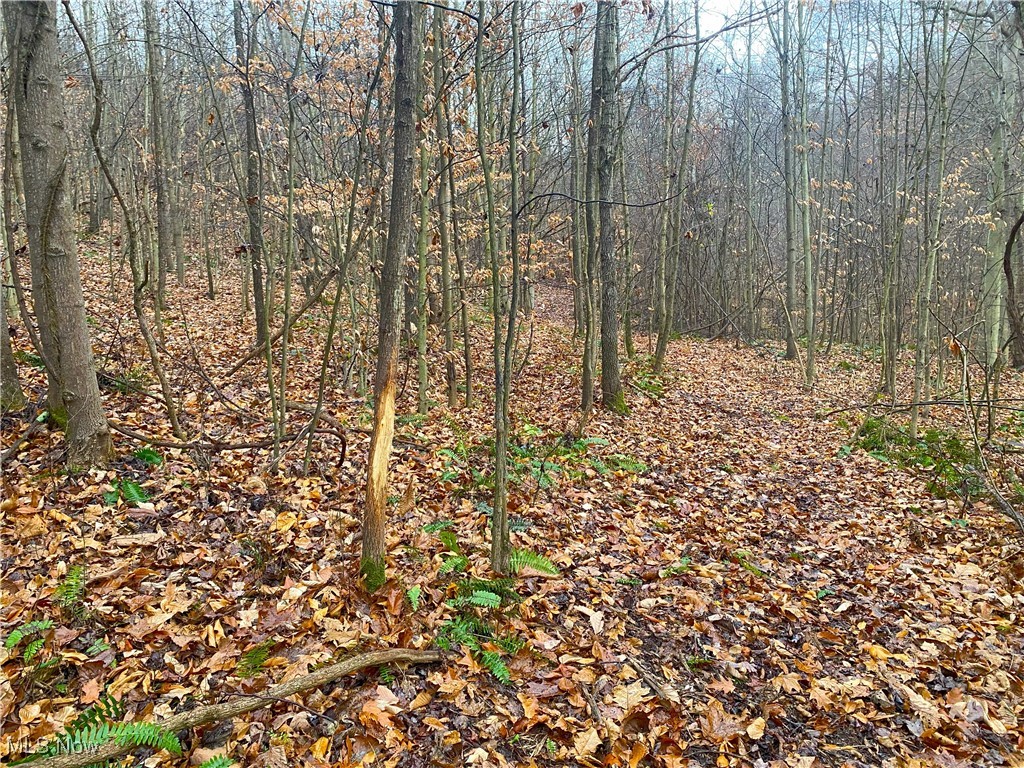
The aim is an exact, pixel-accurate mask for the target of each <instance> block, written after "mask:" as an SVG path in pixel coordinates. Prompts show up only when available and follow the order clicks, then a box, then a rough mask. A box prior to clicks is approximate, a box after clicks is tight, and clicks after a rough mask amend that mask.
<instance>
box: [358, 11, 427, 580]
mask: <svg viewBox="0 0 1024 768" xmlns="http://www.w3.org/2000/svg"><path fill="white" fill-rule="evenodd" d="M420 13H421V11H420V8H419V4H418V3H398V4H397V5H396V6H395V14H394V20H393V21H392V24H393V25H394V29H395V32H394V38H395V87H394V110H395V114H394V123H395V138H394V142H395V148H394V161H393V165H392V168H391V210H390V212H389V213H388V239H387V244H386V246H385V249H384V264H383V266H382V268H381V274H380V311H379V314H378V324H377V373H376V376H375V378H374V385H373V396H374V400H373V437H372V438H371V440H370V457H369V466H368V470H367V476H366V505H365V507H364V510H363V526H362V529H363V553H362V560H361V562H360V567H359V568H360V572H361V573H362V574H363V576H364V578H365V579H366V586H367V588H368V589H369V590H371V591H375V590H377V589H379V588H380V587H381V586H383V584H384V579H385V565H384V553H385V537H386V531H385V522H386V520H387V504H388V460H389V458H390V456H391V444H392V441H393V440H394V436H395V395H396V389H397V385H398V382H397V378H398V344H399V330H400V327H399V326H400V323H401V301H402V297H401V291H402V273H401V267H402V262H403V261H404V260H405V258H406V256H407V255H408V250H409V244H410V240H411V232H410V227H409V222H410V220H411V218H412V205H413V192H414V189H413V160H414V158H415V156H416V147H417V144H418V143H419V138H418V134H417V132H416V101H417V99H418V97H419V92H420V72H419V69H418V68H417V66H416V65H417V62H418V61H419V58H420V56H419V48H420V47H421V46H422V44H423V41H422V38H420V37H419V36H418V35H416V30H417V29H418V28H419V25H418V23H417V18H418V16H419V14H420Z"/></svg>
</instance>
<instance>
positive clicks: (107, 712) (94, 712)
mask: <svg viewBox="0 0 1024 768" xmlns="http://www.w3.org/2000/svg"><path fill="white" fill-rule="evenodd" d="M122 717H124V705H123V704H122V703H121V702H120V701H118V700H117V699H115V698H114V697H113V696H111V695H110V694H109V693H107V692H106V691H104V692H103V693H101V694H100V697H99V699H98V700H97V701H96V702H95V703H94V704H91V705H90V706H88V707H86V708H85V709H84V710H82V712H81V713H80V714H79V715H78V717H76V718H75V719H74V720H73V721H71V724H70V725H68V726H67V728H65V730H66V731H67V732H68V733H71V732H74V731H81V730H83V729H85V728H87V727H88V726H90V725H99V724H101V723H108V722H113V721H115V720H120V719H121V718H122Z"/></svg>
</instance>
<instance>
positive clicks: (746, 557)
mask: <svg viewBox="0 0 1024 768" xmlns="http://www.w3.org/2000/svg"><path fill="white" fill-rule="evenodd" d="M732 556H733V559H734V560H735V561H736V562H737V563H738V564H739V565H740V567H741V568H743V569H744V570H745V571H747V572H749V573H752V574H754V575H755V576H757V578H759V579H763V578H765V577H766V576H767V575H768V574H767V572H765V571H764V570H762V569H761V568H759V567H758V566H756V565H755V564H754V563H752V562H750V558H751V557H752V555H751V554H750V552H749V551H748V550H746V549H737V550H736V551H735V552H733V555H732Z"/></svg>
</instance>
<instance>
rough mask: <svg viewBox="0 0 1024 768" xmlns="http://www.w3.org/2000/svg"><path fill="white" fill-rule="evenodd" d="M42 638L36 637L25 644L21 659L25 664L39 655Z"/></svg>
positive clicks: (41, 647)
mask: <svg viewBox="0 0 1024 768" xmlns="http://www.w3.org/2000/svg"><path fill="white" fill-rule="evenodd" d="M43 642H44V640H43V638H41V637H37V638H36V639H35V640H33V641H32V642H30V643H29V644H28V645H26V646H25V652H24V653H23V654H22V660H23V661H24V662H25V663H26V664H31V663H32V659H34V658H35V657H36V656H38V655H39V652H40V651H41V650H43Z"/></svg>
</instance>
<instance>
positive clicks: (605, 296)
mask: <svg viewBox="0 0 1024 768" xmlns="http://www.w3.org/2000/svg"><path fill="white" fill-rule="evenodd" d="M617 26H618V8H617V6H616V4H615V2H611V0H602V1H601V2H599V3H598V4H597V32H596V34H595V41H594V70H595V72H596V71H597V69H598V68H600V69H601V76H600V78H597V77H596V76H595V78H594V79H595V80H596V81H597V82H598V83H599V84H600V91H598V90H597V88H595V89H594V91H593V94H592V95H593V98H596V99H599V100H600V107H599V109H600V111H599V115H600V118H599V120H598V124H597V126H596V128H595V129H594V130H597V142H596V145H597V197H598V199H599V200H600V202H599V203H598V223H599V226H600V239H599V240H598V252H599V254H600V261H601V402H602V403H603V404H604V406H605V407H606V408H611V409H612V410H613V411H616V412H617V413H622V412H624V411H625V410H626V402H625V399H624V398H623V396H622V379H621V377H620V373H619V291H618V281H617V270H616V268H615V267H616V262H617V259H616V258H615V218H614V216H613V214H612V207H613V203H612V199H611V198H612V186H613V180H612V176H613V173H614V170H615V142H614V140H613V136H612V133H613V124H614V121H615V114H616V110H615V100H616V97H617V95H618V73H617V72H616V70H617V69H618V62H617V60H616V59H617V56H616V48H615V43H616V37H617V35H616V27H617Z"/></svg>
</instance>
